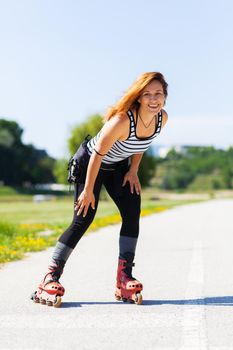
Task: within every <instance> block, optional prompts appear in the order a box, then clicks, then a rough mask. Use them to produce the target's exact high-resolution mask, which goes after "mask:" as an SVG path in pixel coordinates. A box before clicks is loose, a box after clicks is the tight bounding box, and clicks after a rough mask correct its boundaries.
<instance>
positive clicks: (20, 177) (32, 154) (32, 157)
mask: <svg viewBox="0 0 233 350" xmlns="http://www.w3.org/2000/svg"><path fill="white" fill-rule="evenodd" d="M22 134H23V129H22V128H21V127H20V125H19V124H18V123H17V122H15V121H9V120H5V119H0V183H1V184H3V185H8V186H30V185H33V184H40V183H48V182H54V181H55V176H54V174H53V171H54V165H55V159H53V158H51V157H49V156H48V154H47V152H46V151H45V150H38V149H36V148H35V147H34V146H33V145H31V144H29V145H25V144H23V142H22Z"/></svg>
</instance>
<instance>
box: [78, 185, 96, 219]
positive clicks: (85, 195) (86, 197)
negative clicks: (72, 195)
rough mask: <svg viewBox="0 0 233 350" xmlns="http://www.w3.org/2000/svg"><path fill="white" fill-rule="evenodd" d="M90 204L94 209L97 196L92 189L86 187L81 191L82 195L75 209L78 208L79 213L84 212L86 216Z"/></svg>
mask: <svg viewBox="0 0 233 350" xmlns="http://www.w3.org/2000/svg"><path fill="white" fill-rule="evenodd" d="M90 204H91V207H92V209H93V210H94V209H95V196H94V194H93V192H92V191H88V190H86V189H84V190H83V191H82V192H81V194H80V196H79V197H78V200H77V202H76V205H75V207H74V210H77V215H80V214H81V213H83V217H85V216H86V215H87V211H88V208H89V205H90Z"/></svg>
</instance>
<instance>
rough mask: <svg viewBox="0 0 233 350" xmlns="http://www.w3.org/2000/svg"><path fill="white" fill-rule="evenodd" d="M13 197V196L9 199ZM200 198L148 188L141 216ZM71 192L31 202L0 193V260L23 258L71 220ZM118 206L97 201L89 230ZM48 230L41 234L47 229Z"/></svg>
mask: <svg viewBox="0 0 233 350" xmlns="http://www.w3.org/2000/svg"><path fill="white" fill-rule="evenodd" d="M13 198H14V199H13ZM200 200H201V199H200V198H199V199H192V198H191V199H177V198H176V199H169V198H168V199H166V198H165V199H159V198H157V197H155V196H153V193H152V192H151V190H149V191H145V193H144V195H143V198H142V211H141V216H145V215H149V214H152V213H157V212H161V211H163V210H166V209H169V208H173V207H175V206H177V205H181V204H182V205H183V204H188V203H193V202H195V201H200ZM72 210H73V199H72V197H71V196H66V197H63V198H56V199H54V200H52V201H49V202H40V203H35V202H33V196H30V195H28V196H25V195H16V194H15V193H11V194H8V195H6V194H2V196H0V218H1V219H0V263H5V262H9V261H13V260H18V259H21V258H23V256H24V254H25V253H26V252H34V251H40V250H43V249H46V248H47V247H49V246H52V245H54V244H55V242H56V240H57V238H58V237H59V236H60V235H61V233H62V232H63V230H64V229H65V228H66V227H67V226H68V225H69V224H70V222H71V220H72V216H73V215H72ZM120 220H121V218H120V215H119V213H118V209H117V208H116V206H115V204H114V203H113V202H112V201H111V200H108V199H107V200H102V201H100V202H99V207H98V210H97V214H96V217H95V219H94V221H93V223H92V224H91V226H90V228H89V231H93V230H96V229H98V228H100V227H103V226H107V225H111V224H115V223H118V222H120ZM48 230H49V232H50V233H51V234H48V235H46V234H43V232H44V231H48Z"/></svg>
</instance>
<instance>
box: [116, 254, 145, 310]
mask: <svg viewBox="0 0 233 350" xmlns="http://www.w3.org/2000/svg"><path fill="white" fill-rule="evenodd" d="M125 257H126V259H121V258H119V261H118V270H117V280H116V291H115V297H116V299H117V300H122V301H124V302H127V301H128V302H130V303H135V304H137V305H141V303H142V294H141V291H142V289H143V286H142V283H141V282H139V281H137V280H136V278H134V277H132V267H133V266H134V263H133V257H134V256H133V254H132V253H126V254H125Z"/></svg>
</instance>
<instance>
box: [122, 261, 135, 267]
mask: <svg viewBox="0 0 233 350" xmlns="http://www.w3.org/2000/svg"><path fill="white" fill-rule="evenodd" d="M124 266H125V267H134V266H135V264H134V263H129V262H124Z"/></svg>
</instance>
